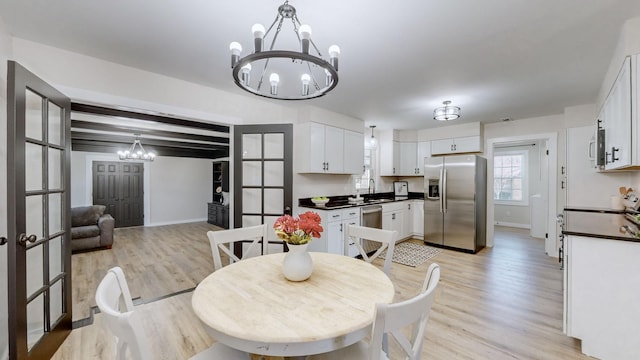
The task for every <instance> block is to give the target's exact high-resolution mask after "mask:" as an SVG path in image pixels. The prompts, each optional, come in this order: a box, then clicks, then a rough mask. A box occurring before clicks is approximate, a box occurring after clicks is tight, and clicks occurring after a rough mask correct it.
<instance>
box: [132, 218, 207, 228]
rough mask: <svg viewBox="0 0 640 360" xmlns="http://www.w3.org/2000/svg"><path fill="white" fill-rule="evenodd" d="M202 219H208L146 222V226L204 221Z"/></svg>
mask: <svg viewBox="0 0 640 360" xmlns="http://www.w3.org/2000/svg"><path fill="white" fill-rule="evenodd" d="M202 221H207V218H201V219H186V220H178V221H166V222H157V223H153V224H145V225H144V226H149V227H153V226H164V225H176V224H187V223H194V222H202Z"/></svg>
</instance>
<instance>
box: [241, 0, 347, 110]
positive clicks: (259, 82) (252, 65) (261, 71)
mask: <svg viewBox="0 0 640 360" xmlns="http://www.w3.org/2000/svg"><path fill="white" fill-rule="evenodd" d="M285 19H291V23H292V24H293V33H294V34H295V41H296V42H297V43H298V44H299V46H300V49H299V51H291V50H274V45H275V43H276V39H277V38H278V35H279V34H280V30H281V29H282V25H283V22H284V20H285ZM276 24H277V26H276ZM274 26H275V27H276V28H275V32H274V33H272V35H273V37H272V38H271V45H270V47H269V50H264V51H263V50H262V44H263V42H264V41H265V39H266V37H267V36H268V35H269V33H271V30H273V28H274ZM251 31H252V32H253V37H254V52H253V53H252V54H249V55H247V56H245V57H243V58H241V57H240V53H241V52H242V45H240V44H239V43H237V42H235V41H234V42H232V43H231V44H230V45H229V50H231V67H232V68H233V71H232V73H233V79H234V81H235V83H236V85H238V86H239V87H240V88H242V89H243V90H245V91H248V92H250V93H252V94H254V95H258V96H264V97H267V98H271V99H279V100H307V99H313V98H316V97H319V96H323V95H324V94H326V93H328V92H329V91H331V90H332V89H333V88H335V87H336V85H337V84H338V56H339V55H340V48H339V47H338V46H337V45H332V46H330V47H329V51H328V52H329V61H326V60H324V59H323V58H322V54H321V53H320V50H318V47H317V46H316V44H315V43H314V42H313V40H312V39H311V27H310V26H309V25H306V24H304V25H303V24H302V23H300V21H299V20H298V16H297V15H296V8H294V7H293V6H292V5H289V1H288V0H286V1H285V2H284V4H282V5H280V6H279V7H278V14H277V15H276V18H275V20H274V21H273V23H272V24H271V26H270V27H269V29H268V30H267V31H266V32H265V28H264V26H262V25H261V24H255V25H253V27H252V28H251ZM310 48H313V50H314V52H315V54H317V55H315V54H311V53H310V52H309V51H310ZM252 69H253V71H254V72H255V73H256V75H257V76H251V75H252V74H251V73H252ZM281 75H282V76H283V79H282V82H281V81H280V76H281ZM265 76H268V81H269V82H268V84H265ZM297 79H299V80H297Z"/></svg>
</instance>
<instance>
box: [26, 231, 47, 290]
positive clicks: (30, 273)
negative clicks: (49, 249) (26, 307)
mask: <svg viewBox="0 0 640 360" xmlns="http://www.w3.org/2000/svg"><path fill="white" fill-rule="evenodd" d="M42 253H43V251H42V244H39V245H37V246H34V247H32V248H29V249H27V294H26V295H27V297H29V296H31V295H33V293H35V292H36V291H38V289H40V288H41V287H42V285H43V284H44V280H43V278H42V266H43V259H42Z"/></svg>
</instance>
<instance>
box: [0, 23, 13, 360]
mask: <svg viewBox="0 0 640 360" xmlns="http://www.w3.org/2000/svg"><path fill="white" fill-rule="evenodd" d="M11 58H12V49H11V37H10V36H9V34H8V32H7V30H6V28H5V24H4V20H3V19H2V17H0V174H3V176H0V236H5V237H6V236H7V231H8V229H7V60H9V59H11ZM7 292H8V290H7V245H4V246H0V359H7V358H8V357H9V348H8V344H9V339H8V336H9V333H8V326H7V322H8V316H9V314H8V310H7V307H8V305H7V301H8V294H7Z"/></svg>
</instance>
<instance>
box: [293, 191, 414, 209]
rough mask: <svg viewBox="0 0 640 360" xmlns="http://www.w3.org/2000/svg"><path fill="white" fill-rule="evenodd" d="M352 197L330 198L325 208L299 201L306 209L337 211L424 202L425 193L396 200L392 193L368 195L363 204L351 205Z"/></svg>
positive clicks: (309, 199) (364, 197) (304, 199)
mask: <svg viewBox="0 0 640 360" xmlns="http://www.w3.org/2000/svg"><path fill="white" fill-rule="evenodd" d="M350 197H352V196H351V195H338V196H329V197H328V198H329V202H328V203H326V204H325V205H324V206H318V205H316V204H314V203H313V202H312V201H311V198H302V199H298V206H299V207H304V208H311V209H316V210H335V209H346V208H351V207H359V206H368V205H378V204H386V203H391V202H397V201H407V200H424V193H420V192H410V193H409V196H408V197H405V198H396V197H394V194H393V193H392V192H386V193H376V194H366V195H362V196H361V197H362V198H363V199H364V201H363V202H360V203H355V204H352V203H349V198H350Z"/></svg>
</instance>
